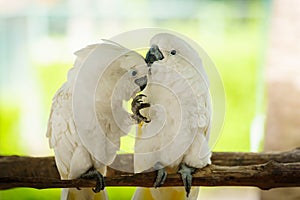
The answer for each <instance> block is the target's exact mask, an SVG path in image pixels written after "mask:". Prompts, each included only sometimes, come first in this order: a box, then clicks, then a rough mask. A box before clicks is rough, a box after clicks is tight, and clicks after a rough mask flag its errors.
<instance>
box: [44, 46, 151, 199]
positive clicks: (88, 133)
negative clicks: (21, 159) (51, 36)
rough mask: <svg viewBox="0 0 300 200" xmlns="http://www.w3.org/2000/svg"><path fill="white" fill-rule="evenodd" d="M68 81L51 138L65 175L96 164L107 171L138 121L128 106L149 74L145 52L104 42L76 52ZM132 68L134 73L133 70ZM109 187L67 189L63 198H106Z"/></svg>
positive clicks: (55, 109) (58, 97) (57, 99)
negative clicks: (124, 137)
mask: <svg viewBox="0 0 300 200" xmlns="http://www.w3.org/2000/svg"><path fill="white" fill-rule="evenodd" d="M75 54H76V55H77V59H76V61H75V64H74V67H73V68H72V69H71V70H70V71H69V73H68V80H67V82H66V83H64V84H63V86H62V87H61V88H60V89H59V90H58V91H57V93H56V94H55V96H54V98H53V102H52V108H51V113H50V117H49V122H48V130H47V137H48V138H49V143H50V147H51V148H53V149H54V152H55V160H56V164H57V167H58V170H59V173H60V175H61V178H62V179H74V178H78V177H79V176H80V175H81V174H83V173H85V172H87V170H89V169H90V168H91V167H94V168H96V169H97V170H98V171H99V172H100V173H101V174H103V175H104V174H105V170H106V165H109V164H111V163H112V162H113V160H114V158H115V156H116V151H117V150H118V149H119V147H120V137H121V136H123V135H124V134H127V133H128V131H129V130H130V128H131V125H133V123H134V121H133V120H132V119H131V116H130V114H129V113H128V112H127V111H126V110H125V109H124V108H123V100H125V101H128V100H129V99H130V98H131V97H132V96H134V95H135V94H136V93H137V92H139V91H140V88H139V87H138V85H137V84H135V83H134V80H136V79H137V78H139V77H143V76H145V75H146V74H147V67H146V64H145V61H144V59H143V57H142V56H140V55H139V54H137V53H135V52H133V51H130V50H128V49H126V48H124V47H122V46H120V45H118V44H116V43H113V42H109V41H105V42H103V43H100V44H95V45H90V46H88V47H86V48H84V49H81V50H79V51H77V52H76V53H75ZM132 70H134V71H135V73H132ZM106 198H107V195H106V193H105V191H104V192H103V191H101V192H100V193H97V194H95V193H94V192H93V191H92V190H91V188H87V189H82V190H77V189H63V193H62V198H61V199H78V200H80V199H82V200H84V199H106Z"/></svg>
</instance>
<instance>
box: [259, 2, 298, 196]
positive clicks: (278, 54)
mask: <svg viewBox="0 0 300 200" xmlns="http://www.w3.org/2000/svg"><path fill="white" fill-rule="evenodd" d="M299 19H300V1H298V0H287V1H286V0H275V1H273V10H272V17H271V29H270V40H269V47H268V53H267V87H268V102H267V104H268V105H267V106H268V109H267V124H266V137H265V150H267V151H270V150H278V151H284V150H287V149H291V148H293V147H296V146H299V145H300V20H299ZM261 197H262V199H263V200H271V199H272V200H273V199H285V200H296V199H300V188H288V189H274V190H271V191H263V192H262V193H261Z"/></svg>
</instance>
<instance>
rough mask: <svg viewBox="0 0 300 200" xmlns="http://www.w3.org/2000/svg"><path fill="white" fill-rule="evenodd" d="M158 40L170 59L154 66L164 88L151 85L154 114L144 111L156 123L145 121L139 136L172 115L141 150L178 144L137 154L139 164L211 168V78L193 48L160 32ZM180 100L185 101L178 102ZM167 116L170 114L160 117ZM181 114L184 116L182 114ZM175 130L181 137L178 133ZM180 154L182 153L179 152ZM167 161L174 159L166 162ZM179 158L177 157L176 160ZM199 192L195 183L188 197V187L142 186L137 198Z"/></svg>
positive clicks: (155, 78)
mask: <svg viewBox="0 0 300 200" xmlns="http://www.w3.org/2000/svg"><path fill="white" fill-rule="evenodd" d="M174 43H176V44H174ZM152 44H156V45H158V47H159V48H160V50H161V51H163V52H164V53H165V54H164V57H165V58H164V59H163V60H161V61H157V62H156V63H154V64H153V65H152V67H151V68H152V69H151V71H152V80H153V81H155V82H156V83H159V84H161V85H163V86H164V87H161V88H158V87H157V85H159V84H154V85H153V86H151V82H150V83H149V85H148V87H147V89H146V90H145V94H146V95H147V98H148V99H149V102H150V104H151V107H150V108H149V109H148V113H144V115H152V117H151V116H150V117H149V118H150V119H151V122H150V123H149V124H144V125H143V127H142V128H141V130H139V131H140V132H141V133H140V134H139V135H143V134H149V132H150V133H151V131H155V130H156V129H158V128H157V127H158V126H161V124H159V123H158V122H156V121H163V120H165V118H169V120H165V121H164V123H163V128H162V129H160V131H161V132H160V133H161V134H157V135H154V136H152V137H151V138H150V139H147V140H143V139H140V138H137V139H136V144H135V150H136V152H137V153H141V152H143V151H151V150H152V151H153V152H154V151H156V150H157V149H159V148H162V147H165V146H168V143H170V141H172V142H173V146H174V148H169V149H167V148H165V150H164V151H161V152H159V153H157V154H155V153H152V154H151V153H150V154H147V155H146V156H144V157H143V156H138V155H137V156H135V163H134V166H135V168H136V169H137V171H138V172H140V171H143V170H146V169H149V168H151V167H153V166H154V164H155V163H156V162H157V161H159V162H161V163H163V164H169V166H168V167H167V168H171V172H173V173H174V172H176V170H178V168H179V164H180V163H185V164H187V165H188V166H190V167H194V168H202V167H205V166H206V165H207V164H210V163H211V161H210V157H211V152H210V148H209V146H208V139H209V133H210V126H211V101H210V93H209V88H208V87H209V82H208V78H207V75H206V74H205V71H204V69H203V67H202V62H201V59H200V57H199V55H198V54H197V52H196V51H195V50H194V49H193V48H192V47H190V46H189V45H188V44H187V43H186V42H184V41H183V40H181V39H180V38H177V37H176V36H173V35H169V34H164V33H163V34H158V35H156V36H154V37H153V39H152V40H151V45H152ZM173 49H175V50H176V51H177V54H176V55H174V56H172V55H170V51H171V50H173ZM167 51H169V52H167ZM165 88H167V89H165ZM151 89H152V90H153V91H152V92H151ZM160 90H161V91H160ZM163 90H165V91H163ZM168 91H171V93H173V94H176V95H174V98H173V99H172V94H170V93H169V92H168ZM164 101H165V102H164ZM176 101H179V102H180V103H179V104H176V103H175V102H176ZM156 104H162V105H163V106H164V110H163V112H162V113H160V112H158V111H155V109H156ZM178 107H179V108H180V109H178ZM153 113H154V114H153ZM155 113H157V115H155ZM164 115H165V116H164ZM176 115H178V116H179V117H176ZM158 116H159V117H158ZM162 117H163V118H164V117H165V118H164V119H159V118H162ZM180 117H182V118H181V119H179V118H180ZM178 119H179V120H178ZM151 123H152V124H151ZM155 123H156V124H155ZM174 128H175V129H176V130H174ZM172 134H173V135H172ZM174 134H177V136H176V137H175V136H174ZM144 136H145V135H144ZM166 136H167V137H166ZM186 147H188V148H186ZM180 153H181V156H178V155H179V154H180ZM148 157H149V159H148ZM136 158H137V159H136ZM175 158H177V160H176V159H175ZM166 160H168V162H166V163H164V161H166ZM173 160H174V162H172V163H171V161H173ZM198 191H199V189H198V188H197V187H195V188H192V190H191V194H190V196H189V197H188V198H187V197H186V196H185V194H186V193H185V190H184V188H183V187H182V188H176V187H168V188H157V189H154V188H138V189H137V191H136V193H135V196H134V198H133V199H144V198H145V197H146V199H147V198H149V199H155V200H160V199H173V198H172V196H173V195H178V199H197V196H198ZM181 197H182V198H181ZM176 199H177V198H176Z"/></svg>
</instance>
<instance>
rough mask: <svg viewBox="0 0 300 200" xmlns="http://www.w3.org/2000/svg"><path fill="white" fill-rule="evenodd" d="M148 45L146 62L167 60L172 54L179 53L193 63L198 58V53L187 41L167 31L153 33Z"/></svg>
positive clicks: (197, 60)
mask: <svg viewBox="0 0 300 200" xmlns="http://www.w3.org/2000/svg"><path fill="white" fill-rule="evenodd" d="M150 45H151V48H150V49H149V51H148V53H147V55H148V60H147V56H146V62H147V63H151V62H152V63H153V60H154V61H159V60H165V59H166V60H167V59H168V58H169V57H172V56H174V55H179V56H181V57H182V58H184V59H186V60H188V61H189V62H191V63H193V64H195V63H197V62H199V60H200V58H199V56H198V53H197V52H196V51H195V50H194V49H193V48H192V47H191V46H190V45H189V44H188V43H187V42H185V41H184V40H183V39H181V38H179V37H177V36H175V35H172V34H169V33H159V34H157V35H155V36H154V37H153V38H152V39H151V41H150ZM200 62H201V61H200ZM152 63H151V64H152Z"/></svg>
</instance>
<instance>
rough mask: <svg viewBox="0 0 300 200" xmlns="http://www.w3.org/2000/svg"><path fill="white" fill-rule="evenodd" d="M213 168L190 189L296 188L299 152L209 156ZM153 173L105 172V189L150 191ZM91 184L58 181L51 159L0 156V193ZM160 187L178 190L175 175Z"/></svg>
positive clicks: (125, 159) (199, 174) (124, 158)
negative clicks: (115, 187) (145, 188)
mask: <svg viewBox="0 0 300 200" xmlns="http://www.w3.org/2000/svg"><path fill="white" fill-rule="evenodd" d="M132 161H133V156H132V155H120V156H118V157H117V159H116V161H115V163H114V165H117V164H118V163H122V164H124V163H125V164H128V166H132ZM212 162H213V163H214V164H213V165H210V166H207V167H205V168H203V169H198V170H197V171H196V172H195V174H194V176H193V177H194V178H193V185H194V186H256V187H259V188H261V189H271V188H277V187H299V186H300V149H299V148H298V149H295V150H293V151H289V152H283V153H221V152H219V153H213V156H212ZM155 176H156V173H155V172H147V173H141V174H131V173H126V172H120V171H116V170H114V169H113V168H109V169H108V173H107V177H105V181H106V185H107V186H143V187H151V186H152V185H153V182H154V180H155ZM94 185H95V182H94V181H92V180H82V179H76V180H60V178H59V174H58V171H57V168H56V165H55V161H54V158H53V157H40V158H35V157H20V156H0V189H9V188H15V187H33V188H38V189H44V188H67V187H93V186H94ZM164 186H182V181H181V179H180V176H179V175H178V174H170V175H168V178H167V180H166V182H165V184H164Z"/></svg>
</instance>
